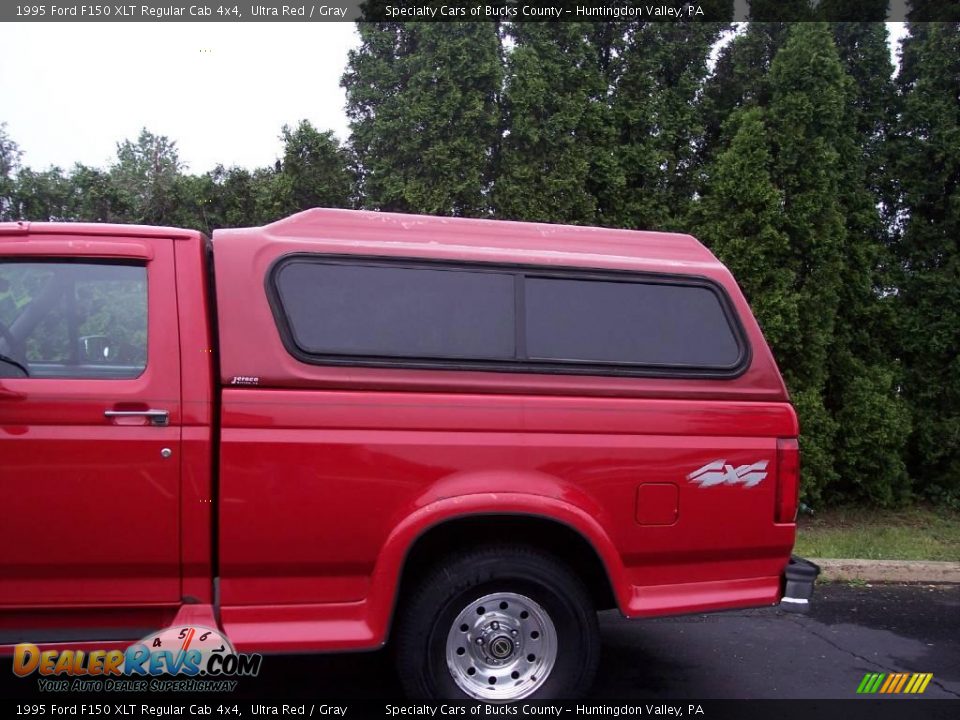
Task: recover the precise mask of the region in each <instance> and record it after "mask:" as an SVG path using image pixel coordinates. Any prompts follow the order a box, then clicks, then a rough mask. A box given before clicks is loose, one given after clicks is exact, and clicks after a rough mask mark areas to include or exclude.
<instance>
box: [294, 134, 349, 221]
mask: <svg viewBox="0 0 960 720" xmlns="http://www.w3.org/2000/svg"><path fill="white" fill-rule="evenodd" d="M282 138H283V160H282V161H281V169H280V173H279V177H278V178H277V180H278V182H277V186H276V189H277V200H278V204H279V208H278V210H279V212H280V216H281V217H282V216H286V215H291V214H293V213H295V212H300V211H301V210H307V209H309V208H313V207H335V208H336V207H351V206H352V205H353V192H354V178H353V175H352V171H351V161H350V156H349V153H348V152H347V151H346V150H345V149H344V148H342V147H340V143H339V142H338V141H337V139H336V138H335V137H334V135H333V132H331V131H329V130H328V131H326V132H319V131H318V130H317V129H316V128H314V127H313V125H311V124H310V123H309V122H308V121H306V120H301V121H300V124H299V125H297V127H296V128H293V129H291V128H290V127H289V126H287V125H284V126H283V134H282Z"/></svg>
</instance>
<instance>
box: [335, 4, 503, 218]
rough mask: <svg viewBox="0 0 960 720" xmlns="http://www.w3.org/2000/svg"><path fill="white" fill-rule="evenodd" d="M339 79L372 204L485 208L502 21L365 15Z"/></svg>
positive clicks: (446, 210) (438, 209) (429, 209)
mask: <svg viewBox="0 0 960 720" xmlns="http://www.w3.org/2000/svg"><path fill="white" fill-rule="evenodd" d="M358 31H359V33H360V38H361V46H360V48H359V49H358V50H355V51H351V52H350V55H349V60H348V67H347V71H346V72H345V73H344V76H343V79H342V80H341V84H342V85H343V86H344V87H345V88H346V90H347V116H348V117H349V118H350V125H351V130H352V137H351V143H352V147H353V151H354V153H355V154H356V157H357V161H358V164H359V170H360V188H361V196H362V197H363V202H364V205H365V206H366V207H369V208H378V209H382V210H395V211H406V212H422V213H432V214H444V215H474V216H475V215H484V214H487V212H488V193H489V186H490V183H491V174H492V156H493V153H494V148H495V146H496V143H497V140H498V131H499V124H500V122H499V117H500V111H499V105H498V101H499V93H500V89H501V79H502V67H501V64H500V38H499V35H498V25H497V24H495V23H489V22H482V23H480V22H478V23H360V24H358Z"/></svg>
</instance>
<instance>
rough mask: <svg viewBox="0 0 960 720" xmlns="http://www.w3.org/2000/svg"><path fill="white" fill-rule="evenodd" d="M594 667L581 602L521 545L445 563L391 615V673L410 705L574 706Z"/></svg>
mask: <svg viewBox="0 0 960 720" xmlns="http://www.w3.org/2000/svg"><path fill="white" fill-rule="evenodd" d="M599 659H600V632H599V629H598V626H597V615H596V611H595V610H594V606H593V602H592V601H591V599H590V595H589V593H588V592H587V590H586V588H585V587H584V585H583V583H582V582H581V581H580V579H579V578H578V577H577V576H576V575H574V574H573V572H572V571H571V570H570V568H569V567H567V566H566V565H565V564H564V563H562V562H561V561H559V560H558V559H557V558H555V557H554V556H552V555H549V554H547V553H543V552H540V551H538V550H535V549H533V548H527V547H524V546H490V547H484V548H480V549H478V550H475V551H472V552H469V553H465V554H462V555H456V556H452V557H450V558H449V559H447V560H445V561H444V562H442V563H441V564H439V565H438V566H437V567H435V568H434V569H433V571H432V572H430V573H428V574H427V576H426V577H425V578H424V579H423V581H422V582H420V583H419V585H418V586H417V588H416V589H415V591H414V594H413V596H412V598H411V599H410V601H409V602H406V603H404V604H403V606H402V608H401V609H400V612H399V617H398V627H397V636H396V663H397V672H398V674H399V677H400V681H401V683H402V684H403V687H404V690H405V691H406V693H407V695H408V696H409V697H411V698H424V699H460V700H463V699H472V700H483V701H485V702H510V701H514V700H523V699H529V700H545V699H552V698H575V697H580V696H582V695H583V694H585V693H586V692H587V691H588V690H589V688H590V686H591V684H592V682H593V677H594V675H595V673H596V669H597V663H598V662H599Z"/></svg>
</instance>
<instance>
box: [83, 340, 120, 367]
mask: <svg viewBox="0 0 960 720" xmlns="http://www.w3.org/2000/svg"><path fill="white" fill-rule="evenodd" d="M78 343H79V345H80V348H79V350H80V353H79V354H80V362H81V363H84V364H92V365H105V364H107V363H112V362H114V361H115V360H116V358H117V349H118V348H117V345H116V343H114V342H112V341H111V339H110V338H109V337H107V336H106V335H84V336H83V337H81V338H80V339H79V340H78Z"/></svg>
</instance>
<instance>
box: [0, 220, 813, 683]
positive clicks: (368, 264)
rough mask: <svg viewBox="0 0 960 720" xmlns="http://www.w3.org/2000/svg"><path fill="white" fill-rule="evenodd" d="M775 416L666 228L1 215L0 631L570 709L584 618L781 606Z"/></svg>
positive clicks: (770, 379) (692, 244) (743, 326)
mask: <svg viewBox="0 0 960 720" xmlns="http://www.w3.org/2000/svg"><path fill="white" fill-rule="evenodd" d="M797 435H798V427H797V418H796V415H795V413H794V410H793V408H792V407H791V405H790V402H789V398H788V395H787V391H786V389H785V387H784V383H783V381H782V379H781V377H780V374H779V372H778V370H777V366H776V364H775V362H774V359H773V357H772V355H771V352H770V350H769V349H768V347H767V344H766V343H765V342H764V339H763V336H762V334H761V331H760V328H759V327H758V325H757V323H756V321H755V320H754V318H753V316H752V315H751V313H750V309H749V307H748V304H747V302H746V300H745V299H744V297H743V295H742V294H741V292H740V290H739V289H738V287H737V285H736V283H735V281H734V279H733V278H732V276H731V275H730V273H729V272H728V270H727V269H726V268H725V267H724V266H723V265H722V264H721V263H720V262H719V261H718V260H717V259H716V258H715V257H714V256H713V255H712V254H711V253H710V252H709V251H708V250H707V249H706V248H705V247H704V246H703V245H701V244H700V243H699V242H698V241H697V240H695V239H694V238H692V237H689V236H687V235H679V234H666V233H655V232H634V231H626V230H610V229H599V228H586V227H568V226H562V225H546V224H533V223H516V222H503V221H491V220H472V219H452V218H439V217H422V216H412V215H400V214H388V213H376V212H361V211H349V210H325V209H316V210H308V211H306V212H302V213H299V214H297V215H294V216H292V217H290V218H287V219H284V220H281V221H279V222H276V223H273V224H271V225H268V226H265V227H261V228H250V229H241V230H219V231H215V232H214V233H213V238H212V240H209V239H207V238H206V237H205V236H203V235H201V234H200V233H197V232H193V231H189V230H179V229H174V228H162V227H138V226H121V225H96V224H66V223H64V224H57V223H0V468H2V475H0V481H2V491H3V523H2V524H0V528H2V529H0V541H2V542H0V562H2V572H0V645H2V648H3V650H4V651H6V652H8V653H9V652H13V649H14V647H15V645H16V644H17V643H23V642H29V643H35V644H36V645H37V646H38V647H41V648H58V647H60V648H62V647H72V648H80V649H82V648H84V647H88V648H92V647H104V644H105V643H106V644H108V645H109V644H111V643H112V644H113V645H116V646H122V644H123V643H125V642H130V641H133V640H135V639H137V638H139V637H143V636H144V635H145V634H148V633H150V632H156V631H157V630H158V629H161V628H164V627H170V626H172V625H177V624H184V623H186V622H190V623H193V624H200V625H203V626H207V627H211V628H216V629H217V630H218V631H219V632H222V633H224V634H225V635H226V636H227V637H228V638H229V639H230V640H231V641H232V643H233V645H234V647H235V648H236V649H237V650H238V651H248V652H260V653H262V652H279V653H285V652H325V651H335V650H364V649H374V648H379V647H381V646H384V645H385V644H387V643H388V642H389V644H390V645H391V646H392V647H393V649H394V651H395V654H396V659H397V663H398V670H399V674H400V677H401V678H402V681H403V684H404V687H405V689H406V690H407V691H408V692H409V693H410V694H411V695H413V696H419V697H463V696H466V697H471V698H477V699H482V700H491V701H504V700H515V699H520V698H544V697H556V696H575V695H577V694H581V693H583V692H585V691H586V690H587V689H588V687H589V684H590V682H591V680H592V676H593V674H594V671H595V668H596V665H597V660H598V655H599V647H600V642H599V635H598V630H597V621H596V611H597V610H602V609H609V608H618V609H619V611H620V612H621V613H623V614H624V615H625V616H628V617H634V618H636V617H651V616H657V615H664V614H670V613H690V612H706V611H713V610H723V609H728V608H742V607H750V606H763V605H772V604H776V603H778V602H781V601H783V602H784V603H789V605H790V606H791V607H801V606H803V605H805V604H806V603H807V602H808V599H809V598H810V595H811V593H812V588H813V582H814V577H815V575H816V571H815V566H812V565H810V564H808V563H806V562H805V561H802V560H799V559H797V558H791V550H792V547H793V543H794V536H795V516H796V511H797V493H798V484H799V468H798V464H799V457H798V454H799V453H798V445H797Z"/></svg>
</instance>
